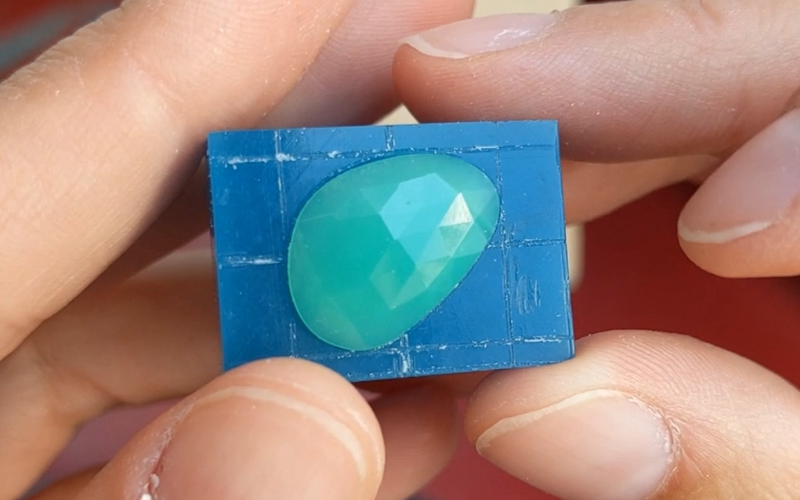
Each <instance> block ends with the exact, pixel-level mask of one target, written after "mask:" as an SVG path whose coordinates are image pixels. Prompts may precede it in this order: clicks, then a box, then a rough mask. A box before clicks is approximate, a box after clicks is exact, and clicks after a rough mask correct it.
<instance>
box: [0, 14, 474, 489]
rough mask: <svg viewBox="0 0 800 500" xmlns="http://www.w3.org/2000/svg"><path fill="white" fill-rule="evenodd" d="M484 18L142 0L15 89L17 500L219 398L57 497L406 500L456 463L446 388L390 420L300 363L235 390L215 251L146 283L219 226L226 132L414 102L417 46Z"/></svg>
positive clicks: (2, 170)
mask: <svg viewBox="0 0 800 500" xmlns="http://www.w3.org/2000/svg"><path fill="white" fill-rule="evenodd" d="M470 12H471V2H470V1H467V0H465V1H454V0H403V1H397V2H387V1H384V0H356V1H349V0H324V1H318V0H294V1H293V2H286V1H283V0H234V1H232V0H204V1H195V0H170V1H168V2H163V1H158V0H152V1H150V0H130V1H128V2H125V3H124V5H123V6H122V7H121V8H120V9H118V10H116V11H114V12H112V13H111V14H109V15H107V16H105V17H103V18H102V19H101V20H100V21H98V22H96V23H94V24H92V25H91V26H90V27H88V28H87V29H84V30H82V31H81V32H80V33H79V34H78V35H76V36H74V37H71V38H69V39H67V40H65V41H64V42H62V43H60V44H59V45H58V46H56V47H55V48H54V49H52V50H51V51H49V52H48V53H47V54H46V55H45V56H44V57H43V58H42V59H41V60H39V61H37V62H36V63H34V64H32V65H31V66H29V67H27V68H25V69H23V70H21V71H20V72H18V73H17V74H15V75H14V76H13V77H12V78H11V79H10V80H8V81H6V82H4V83H3V84H2V86H0V359H1V360H2V361H0V402H1V403H0V500H11V499H12V498H15V497H17V496H18V495H20V494H22V493H24V492H25V491H26V490H27V489H28V488H29V487H30V486H31V485H32V484H33V483H34V482H35V480H36V478H37V477H38V476H39V475H40V474H41V473H42V471H43V470H44V469H45V468H46V467H47V465H48V463H49V462H50V461H51V460H52V459H53V458H54V456H55V455H56V454H57V453H58V451H59V450H60V449H61V448H62V447H63V446H64V445H65V444H66V443H67V442H68V440H69V439H70V437H71V436H72V434H73V433H74V431H75V430H76V429H77V428H78V426H80V425H81V424H82V423H83V422H85V421H86V420H87V419H90V418H92V417H93V416H95V415H97V414H99V413H100V412H103V411H104V410H106V409H109V408H111V407H112V406H116V405H122V404H140V403H146V402H151V401H158V400H162V399H167V398H172V397H178V396H183V395H186V394H189V393H192V392H194V391H196V390H198V389H200V388H201V386H205V387H203V388H202V389H200V390H199V392H195V393H194V395H193V396H191V397H189V398H188V399H186V400H184V401H183V402H181V403H179V404H178V405H177V407H176V408H175V409H174V410H173V411H171V412H170V413H169V414H168V415H165V416H164V417H163V418H161V419H159V420H158V421H156V422H154V423H153V424H152V425H150V426H149V427H148V428H147V429H146V430H145V431H144V432H143V433H142V434H140V435H139V436H138V437H136V438H135V439H134V440H133V441H132V442H131V443H130V445H129V446H128V447H126V448H125V449H124V450H123V451H122V452H121V453H120V455H119V456H117V457H116V458H115V459H114V460H113V461H112V462H111V463H110V464H108V465H107V466H106V467H104V468H103V470H102V471H101V472H99V473H98V471H96V470H93V471H88V472H86V473H85V474H83V475H80V476H76V477H74V478H71V479H69V480H67V481H66V482H64V483H62V484H60V485H59V486H56V487H54V488H53V489H50V490H49V491H46V492H44V493H42V497H41V498H59V499H61V500H63V499H71V498H78V499H82V500H83V499H94V498H98V499H101V498H102V499H108V498H132V499H140V498H141V499H147V498H150V496H153V497H155V498H159V499H170V498H171V499H176V498H201V497H208V498H220V499H234V498H261V497H263V496H264V492H265V491H269V492H270V496H274V497H276V498H292V499H298V500H300V499H302V498H314V499H319V498H328V499H331V500H334V499H337V498H341V499H348V500H350V499H356V498H363V499H372V498H373V495H374V494H375V492H376V490H378V489H379V484H380V490H379V493H378V495H379V498H381V499H398V500H400V499H402V498H405V497H406V496H407V495H409V494H410V493H411V492H413V491H414V490H416V489H418V488H419V487H420V485H422V484H424V483H425V482H426V481H427V480H428V479H429V478H430V477H431V476H432V475H434V474H435V473H436V472H437V471H438V470H439V469H440V468H441V467H442V466H443V465H444V463H445V462H446V461H447V458H448V455H449V453H450V452H451V450H452V446H453V429H454V425H453V419H454V417H453V410H452V405H453V402H452V399H451V398H450V397H449V396H448V395H447V394H446V393H445V394H442V393H440V392H437V391H436V390H434V389H430V390H420V391H414V390H409V391H404V392H402V393H397V394H394V395H392V396H389V397H386V398H382V399H381V400H379V401H377V402H375V403H374V404H373V405H372V408H370V407H369V406H368V405H367V404H366V403H365V402H364V400H363V398H362V397H361V396H359V394H358V393H357V392H356V391H355V390H354V389H353V388H352V387H351V386H350V385H349V384H347V383H345V381H343V380H342V379H341V378H339V377H338V376H335V375H334V374H333V373H331V372H328V371H327V370H323V369H321V368H319V367H316V366H313V365H311V364H309V363H304V362H300V361H288V360H282V361H274V362H266V363H256V364H254V365H252V366H249V367H247V368H245V369H243V370H240V371H238V372H234V373H229V374H225V375H222V376H219V377H218V378H216V379H214V377H217V376H218V375H219V359H220V354H219V349H218V346H217V344H218V332H216V327H215V325H216V324H217V319H216V317H215V316H216V314H215V312H214V311H215V304H214V283H213V272H212V265H211V262H210V259H209V256H208V255H203V256H200V257H196V258H194V257H192V258H182V257H178V258H177V259H178V260H177V261H168V262H166V263H165V264H161V265H159V266H157V267H155V268H153V269H150V270H148V271H147V272H145V273H144V274H138V273H139V271H141V270H142V269H144V268H145V267H147V266H148V265H149V264H150V263H152V262H154V261H155V260H158V259H159V258H161V257H162V256H164V255H166V254H167V253H169V252H170V251H171V250H173V249H175V248H178V247H179V246H181V245H182V244H183V243H185V242H187V241H189V240H191V239H192V238H193V237H194V236H195V235H197V234H200V233H201V232H202V231H203V230H204V229H206V228H207V226H208V214H207V210H206V199H205V198H206V197H205V184H204V183H203V178H204V173H203V171H202V169H200V170H197V165H198V163H199V161H200V158H201V156H202V154H203V150H202V148H203V144H204V140H205V135H206V134H207V133H208V132H209V131H211V130H215V129H224V128H242V127H249V126H255V125H262V126H295V125H298V124H303V125H322V124H331V123H359V122H363V123H369V122H371V121H373V120H374V119H376V118H377V117H380V116H381V115H382V114H384V113H386V112H387V111H388V110H390V109H391V108H392V107H394V106H395V105H396V99H395V97H394V96H393V92H392V80H391V60H392V56H393V54H394V52H395V51H396V49H397V41H398V40H399V39H401V38H402V37H403V36H405V35H408V34H410V33H413V32H416V31H419V30H423V29H426V28H429V27H431V26H434V25H438V24H442V23H447V22H450V21H454V20H457V19H460V18H464V17H467V16H468V15H469V14H470ZM331 34H333V38H332V39H331V40H330V41H328V38H329V36H330V35H331ZM318 53H319V58H318V59H316V60H315V62H314V64H313V65H312V64H311V63H312V60H314V59H315V57H316V56H317V54H318ZM309 66H311V68H310V69H309V72H308V74H306V75H305V77H304V78H303V80H302V81H300V78H301V76H303V74H304V72H305V70H306V68H307V67H309ZM134 275H136V277H135V278H133V279H128V278H129V277H131V276H134ZM212 379H214V380H213V382H212ZM206 384H208V385H206ZM379 424H380V426H381V428H382V432H381V430H379V427H378V425H379ZM423 442H424V443H425V446H423V445H422V443H423ZM381 476H383V481H382V483H381ZM90 481H91V484H89V482H90ZM87 485H88V486H87Z"/></svg>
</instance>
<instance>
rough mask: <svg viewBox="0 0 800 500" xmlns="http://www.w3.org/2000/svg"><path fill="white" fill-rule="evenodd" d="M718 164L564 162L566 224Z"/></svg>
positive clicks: (703, 159)
mask: <svg viewBox="0 0 800 500" xmlns="http://www.w3.org/2000/svg"><path fill="white" fill-rule="evenodd" d="M719 163H720V161H719V160H718V159H716V158H715V157H713V156H708V155H697V156H685V157H679V158H664V159H659V160H645V161H638V162H631V163H617V164H611V165H601V164H598V163H578V162H570V161H565V162H564V163H563V165H562V169H561V171H562V177H563V185H564V210H565V217H566V220H567V223H569V224H575V223H580V222H587V221H590V220H592V219H596V218H597V217H600V216H602V215H606V214H607V213H609V212H611V211H613V210H615V209H617V208H619V207H621V206H623V205H625V204H627V203H630V202H632V201H634V200H636V199H638V198H640V197H642V196H644V195H647V194H649V193H652V192H653V191H656V190H658V189H660V188H663V187H667V186H670V185H673V184H677V183H679V182H682V181H685V180H690V179H692V178H695V177H697V176H700V175H703V174H705V173H706V172H710V171H712V170H713V169H714V168H716V167H717V166H718V165H719Z"/></svg>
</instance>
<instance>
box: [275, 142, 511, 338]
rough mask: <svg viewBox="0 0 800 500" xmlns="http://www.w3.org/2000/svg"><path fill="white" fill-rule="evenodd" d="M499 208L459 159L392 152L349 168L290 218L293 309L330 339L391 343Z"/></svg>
mask: <svg viewBox="0 0 800 500" xmlns="http://www.w3.org/2000/svg"><path fill="white" fill-rule="evenodd" d="M499 215H500V200H499V197H498V195H497V190H496V189H495V186H494V184H493V183H492V181H490V180H489V179H488V178H487V177H486V175H485V174H484V173H483V172H481V171H480V170H479V169H478V168H476V167H475V166H474V165H471V164H469V163H467V162H465V161H463V160H460V159H457V158H453V157H450V156H443V155H432V154H419V155H405V156H395V157H392V158H387V159H383V160H378V161H374V162H372V163H367V164H364V165H361V166H358V167H355V168H353V169H351V170H348V171H346V172H344V173H343V174H341V175H339V176H337V177H334V178H333V179H332V180H330V181H329V182H328V183H326V184H325V185H323V186H322V187H321V188H320V189H319V190H318V191H317V192H316V193H314V195H313V196H312V197H311V198H310V199H309V200H308V202H307V203H306V205H305V206H304V207H303V209H302V210H301V211H300V215H299V216H298V217H297V221H296V222H295V226H294V230H293V232H292V239H291V242H290V244H289V259H288V270H289V288H290V291H291V295H292V300H293V301H294V304H295V307H296V308H297V312H298V314H299V315H300V318H301V319H302V320H303V322H304V323H305V324H306V326H307V327H308V329H309V330H311V332H313V333H314V334H315V335H316V336H317V337H319V338H320V339H321V340H323V341H325V342H327V343H329V344H332V345H334V346H337V347H340V348H343V349H347V350H353V351H356V350H364V349H372V348H375V347H379V346H381V345H384V344H388V343H390V342H392V341H394V340H396V339H397V338H398V337H400V336H401V335H403V333H405V332H407V331H408V330H410V329H411V328H412V327H413V326H414V325H416V324H417V323H419V322H420V321H421V320H422V319H424V318H425V317H426V316H427V315H428V314H429V313H430V312H431V311H433V309H435V308H436V307H437V306H438V305H439V304H440V303H441V302H442V301H443V300H444V299H445V298H447V296H448V295H449V294H450V293H451V292H452V291H453V290H454V289H455V288H456V287H457V286H458V284H459V283H460V282H461V280H463V279H464V277H465V276H466V275H467V273H469V271H470V269H471V268H472V266H473V265H474V264H475V261H477V259H478V257H480V255H481V254H482V253H483V251H484V249H485V248H486V245H487V243H488V241H489V239H490V238H491V236H492V234H493V233H494V231H495V227H496V226H497V221H498V218H499Z"/></svg>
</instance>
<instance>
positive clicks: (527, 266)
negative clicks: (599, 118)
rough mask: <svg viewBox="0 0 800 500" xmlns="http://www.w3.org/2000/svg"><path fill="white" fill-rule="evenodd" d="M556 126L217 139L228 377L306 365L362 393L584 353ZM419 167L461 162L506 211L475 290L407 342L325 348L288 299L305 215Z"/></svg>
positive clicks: (370, 129) (468, 287)
mask: <svg viewBox="0 0 800 500" xmlns="http://www.w3.org/2000/svg"><path fill="white" fill-rule="evenodd" d="M557 140H558V136H557V129H556V124H555V123H554V122H499V123H452V124H429V125H396V126H362V127H339V128H319V129H293V130H274V131H258V130H256V131H233V132H219V133H215V134H212V135H211V136H209V147H208V158H209V170H210V177H211V204H212V215H213V223H212V230H213V236H214V249H215V255H216V260H217V270H218V287H219V305H220V321H221V330H222V343H223V356H224V366H225V368H226V369H230V368H234V367H236V366H239V365H241V364H244V363H247V362H249V361H253V360H256V359H261V358H266V357H273V356H295V357H302V358H306V359H309V360H312V361H315V362H318V363H321V364H323V365H325V366H328V367H329V368H331V369H333V370H336V371H338V372H339V373H341V374H342V375H343V376H345V377H347V378H348V379H350V380H352V381H361V380H378V379H385V378H401V377H413V376H423V375H434V374H445V373H458V372H465V371H474V370H493V369H503V368H512V367H522V366H534V365H540V364H546V363H554V362H558V361H562V360H565V359H569V358H570V357H571V356H572V355H573V353H574V347H573V336H572V323H571V312H570V307H569V284H568V277H567V265H566V262H567V261H566V240H565V238H566V236H565V226H564V215H563V196H562V193H561V179H560V165H559V159H558V143H557ZM406 154H434V155H447V156H452V157H456V158H459V159H461V160H463V161H465V162H467V163H469V164H471V165H473V166H475V167H477V168H478V169H480V170H481V171H482V172H484V174H485V175H486V176H487V178H488V179H489V180H491V181H492V182H493V183H494V185H495V187H496V189H497V191H498V194H499V198H500V213H501V214H502V215H501V216H500V218H499V219H500V220H499V221H498V227H497V229H496V230H495V232H494V234H493V235H492V236H491V238H490V240H489V242H488V244H487V245H486V247H485V250H484V251H483V253H482V254H480V255H479V256H478V257H477V261H476V262H475V263H474V265H473V266H472V268H471V269H470V270H469V272H468V274H467V275H466V277H465V278H464V279H463V280H461V282H460V283H459V284H458V286H457V287H456V288H455V289H454V290H453V291H452V293H451V294H450V295H448V296H447V297H446V298H445V299H444V300H443V301H442V302H441V303H440V304H439V305H438V306H437V307H435V308H434V309H433V310H432V311H431V312H430V313H428V314H427V316H425V317H424V318H423V319H422V320H421V321H420V322H418V323H417V324H416V326H414V327H413V328H411V329H410V330H408V331H407V332H406V333H404V334H403V335H402V336H400V337H399V338H398V339H397V340H395V341H394V342H390V343H389V344H388V345H384V346H382V347H378V348H374V349H368V350H360V351H349V350H345V349H341V348H337V347H334V346H332V345H330V344H327V343H325V342H323V341H321V340H320V339H319V338H317V337H316V336H315V335H314V334H312V333H311V332H310V331H309V330H308V328H307V327H306V325H305V324H304V323H303V320H301V319H300V317H299V316H298V313H297V310H296V309H295V306H294V304H293V302H292V298H291V296H290V292H289V288H288V271H287V255H288V253H287V252H288V250H287V248H288V244H289V240H290V236H291V233H292V230H293V225H294V224H295V219H296V218H297V216H298V214H299V211H300V209H301V208H302V207H303V205H304V204H305V203H306V202H307V201H308V199H309V197H310V196H311V195H313V193H314V192H316V190H317V189H319V188H320V187H321V186H323V185H324V184H325V183H326V182H328V181H329V180H331V179H333V178H336V177H337V176H338V175H340V174H342V173H343V172H346V171H348V170H350V169H352V168H355V167H358V166H359V165H362V164H366V163H370V162H373V161H376V160H380V159H385V158H392V157H395V156H400V155H406Z"/></svg>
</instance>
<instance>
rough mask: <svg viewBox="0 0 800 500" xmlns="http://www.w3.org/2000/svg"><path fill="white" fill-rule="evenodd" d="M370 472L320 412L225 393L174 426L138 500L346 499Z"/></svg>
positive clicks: (261, 395) (354, 441)
mask: <svg viewBox="0 0 800 500" xmlns="http://www.w3.org/2000/svg"><path fill="white" fill-rule="evenodd" d="M370 471H371V468H370V467H368V465H367V458H366V456H365V453H364V452H363V447H362V445H361V444H360V441H359V437H358V435H357V434H356V433H355V432H354V431H353V430H351V429H350V428H349V427H348V426H347V425H345V424H343V423H342V422H340V421H339V420H337V419H336V418H335V417H334V416H332V415H331V414H329V413H328V412H326V411H325V410H323V409H321V408H319V407H317V406H315V405H313V404H311V403H309V402H306V401H302V400H300V399H295V398H293V397H291V396H288V395H286V394H283V393H279V392H276V391H273V390H268V389H264V388H258V387H229V388H227V389H223V390H222V391H220V392H218V393H215V394H213V395H211V396H207V397H205V398H203V399H202V400H199V401H198V402H197V403H196V404H195V405H194V406H193V407H192V409H191V410H190V413H189V414H188V415H187V416H186V417H184V418H183V419H182V420H181V421H180V423H178V424H177V428H176V429H175V431H174V436H173V437H172V439H171V440H170V442H169V444H168V445H167V447H166V449H165V450H164V452H163V454H162V456H161V460H160V462H159V464H158V466H157V467H156V470H155V471H154V474H153V476H151V481H150V488H151V490H152V491H150V492H148V493H147V495H146V496H143V497H142V498H152V499H157V500H183V499H187V500H188V499H197V498H229V499H237V500H250V499H253V500H256V499H269V498H292V499H298V500H303V499H309V500H311V499H315V500H316V499H319V498H331V499H339V498H341V499H344V498H354V495H353V493H354V492H358V491H360V489H361V486H360V484H363V483H366V482H368V481H367V478H366V475H367V474H369V473H370ZM355 498H360V496H355Z"/></svg>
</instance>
